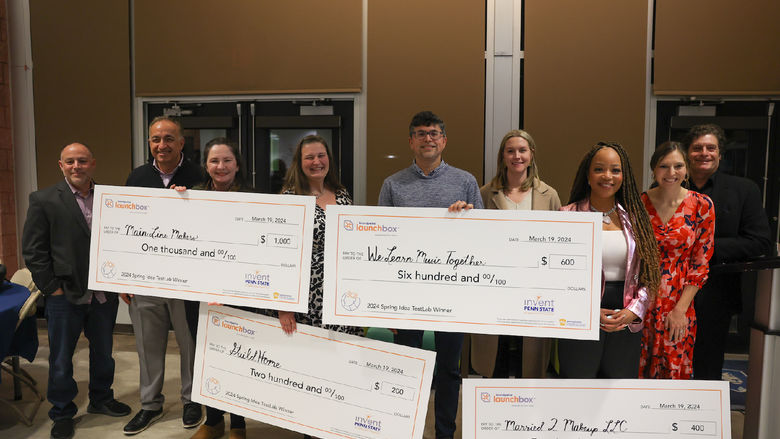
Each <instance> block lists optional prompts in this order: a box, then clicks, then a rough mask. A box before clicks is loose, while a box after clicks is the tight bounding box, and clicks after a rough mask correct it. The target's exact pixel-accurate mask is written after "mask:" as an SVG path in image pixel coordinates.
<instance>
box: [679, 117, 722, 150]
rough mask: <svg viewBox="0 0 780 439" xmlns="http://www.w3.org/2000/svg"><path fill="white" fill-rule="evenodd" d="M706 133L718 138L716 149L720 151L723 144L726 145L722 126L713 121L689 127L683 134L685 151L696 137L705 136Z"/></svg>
mask: <svg viewBox="0 0 780 439" xmlns="http://www.w3.org/2000/svg"><path fill="white" fill-rule="evenodd" d="M707 134H712V135H713V136H715V138H716V139H718V151H722V148H723V146H724V145H726V133H725V132H724V131H723V128H721V127H720V126H718V125H715V124H714V123H705V124H701V125H694V126H692V127H691V129H689V130H688V132H687V133H686V134H685V137H684V138H683V141H682V144H683V147H685V151H688V148H690V147H691V144H692V143H693V142H695V141H696V139H698V138H699V137H701V136H706V135H707Z"/></svg>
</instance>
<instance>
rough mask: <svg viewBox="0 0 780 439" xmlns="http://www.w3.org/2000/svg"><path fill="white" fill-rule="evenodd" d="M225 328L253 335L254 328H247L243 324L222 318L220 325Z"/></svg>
mask: <svg viewBox="0 0 780 439" xmlns="http://www.w3.org/2000/svg"><path fill="white" fill-rule="evenodd" d="M220 326H222V327H223V328H225V329H229V330H231V331H235V332H237V333H239V334H246V335H255V330H254V329H249V328H247V327H246V326H244V325H239V324H237V323H235V322H231V321H229V320H223V321H222V324H221V325H220Z"/></svg>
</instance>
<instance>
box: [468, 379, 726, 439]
mask: <svg viewBox="0 0 780 439" xmlns="http://www.w3.org/2000/svg"><path fill="white" fill-rule="evenodd" d="M509 436H511V437H513V438H518V439H525V438H527V439H532V438H533V439H557V438H572V439H574V438H583V439H585V438H588V439H590V438H593V439H597V438H607V437H610V438H612V437H614V438H622V439H647V438H669V437H672V438H696V437H706V438H719V439H727V438H730V437H731V411H730V404H729V383H728V382H727V381H690V380H629V379H625V380H607V379H598V380H496V379H492V380H485V379H467V380H463V438H464V439H491V438H501V439H502V438H506V437H509Z"/></svg>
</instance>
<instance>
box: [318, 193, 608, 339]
mask: <svg viewBox="0 0 780 439" xmlns="http://www.w3.org/2000/svg"><path fill="white" fill-rule="evenodd" d="M601 229H602V222H601V216H600V214H597V213H591V212H541V211H507V210H484V209H472V210H470V211H465V212H461V213H458V214H455V213H450V212H447V209H433V208H400V207H394V208H388V207H362V206H329V207H328V210H327V227H326V229H325V242H326V244H325V293H324V300H323V321H324V322H325V323H331V324H345V325H352V326H379V327H387V328H403V329H425V330H438V331H453V332H467V333H485V334H509V335H529V336H535V337H556V338H572V339H590V340H594V339H598V330H599V329H598V328H599V303H600V300H601Z"/></svg>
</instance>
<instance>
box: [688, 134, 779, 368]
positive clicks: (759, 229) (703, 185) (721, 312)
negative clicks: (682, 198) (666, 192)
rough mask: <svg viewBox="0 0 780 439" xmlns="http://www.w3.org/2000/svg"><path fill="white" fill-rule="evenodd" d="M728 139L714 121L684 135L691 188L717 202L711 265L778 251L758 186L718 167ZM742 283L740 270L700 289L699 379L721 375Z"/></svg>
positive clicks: (695, 364) (696, 356)
mask: <svg viewBox="0 0 780 439" xmlns="http://www.w3.org/2000/svg"><path fill="white" fill-rule="evenodd" d="M725 142H726V138H725V134H724V132H723V129H722V128H721V127H719V126H717V125H713V124H705V125H697V126H695V127H693V128H691V129H690V131H688V134H687V135H686V138H685V141H684V146H685V148H686V149H687V151H688V161H689V162H690V170H689V174H690V179H691V189H692V190H695V191H697V192H700V193H703V194H706V195H707V196H709V197H710V198H711V199H712V202H713V203H714V204H715V252H714V253H713V255H712V259H711V260H710V267H713V266H714V265H715V264H719V263H724V262H737V261H743V260H746V259H748V258H754V257H757V256H761V255H766V254H770V253H771V251H772V241H771V239H770V237H769V236H770V234H769V223H768V221H767V217H766V214H765V213H764V209H763V207H762V206H761V193H760V192H759V190H758V186H756V184H755V183H753V182H752V181H750V180H748V179H747V178H742V177H736V176H733V175H728V174H724V173H723V172H720V171H718V166H719V165H720V159H721V154H722V151H721V147H722V145H724V144H725ZM740 283H741V277H740V275H739V274H738V273H737V274H732V273H725V274H710V276H709V279H708V280H707V283H706V284H705V285H704V288H702V289H701V290H700V291H699V293H698V294H697V295H696V298H695V302H694V306H695V309H696V323H697V326H698V328H697V330H696V344H695V346H694V349H693V376H694V378H695V379H700V380H720V379H721V374H722V369H723V357H724V354H725V348H726V338H727V337H728V331H729V323H730V322H731V316H732V315H733V314H737V313H739V312H740V311H741V308H742V294H741V291H740Z"/></svg>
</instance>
